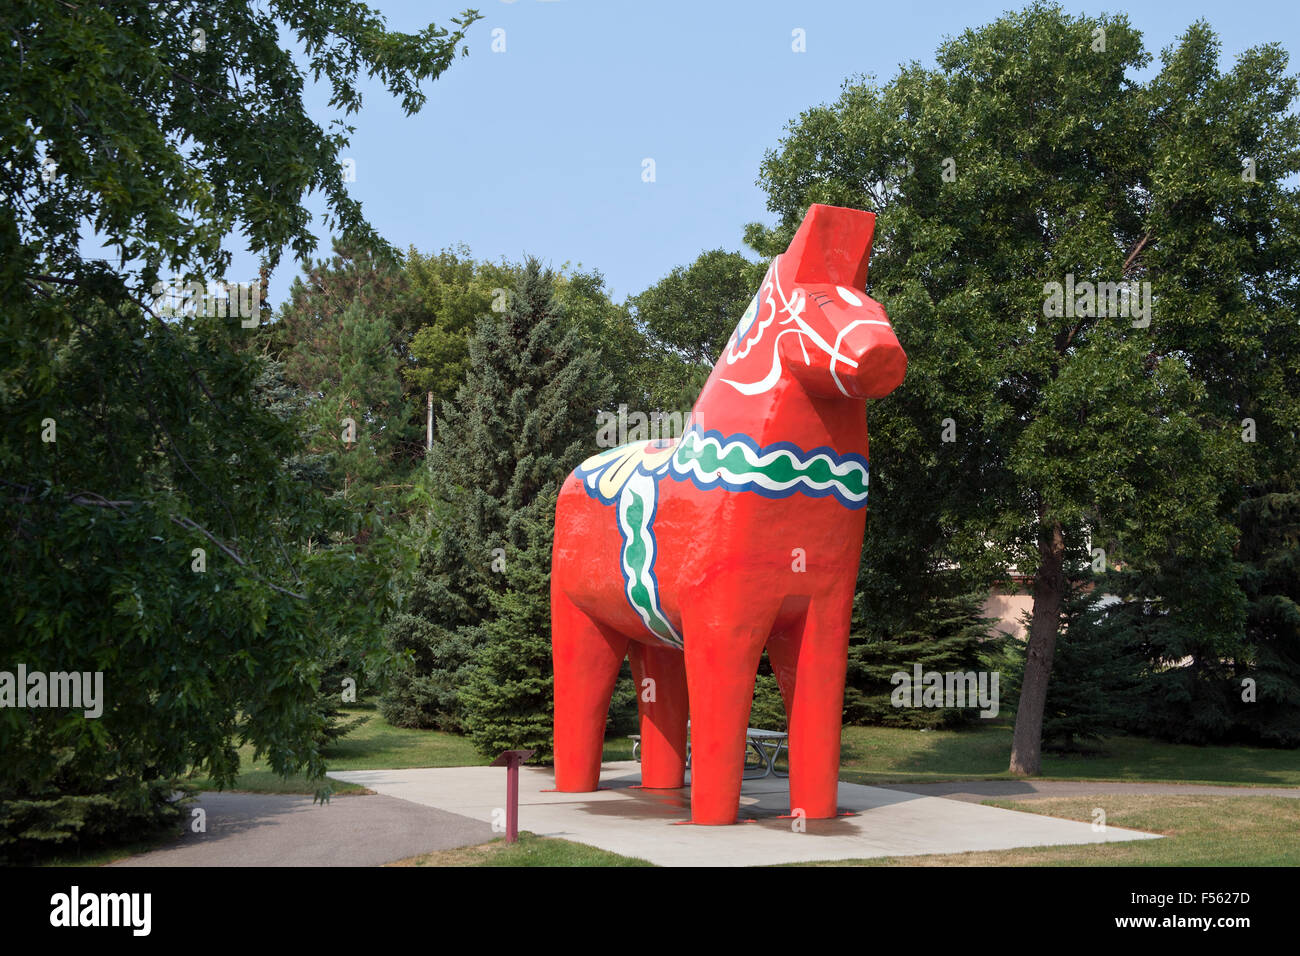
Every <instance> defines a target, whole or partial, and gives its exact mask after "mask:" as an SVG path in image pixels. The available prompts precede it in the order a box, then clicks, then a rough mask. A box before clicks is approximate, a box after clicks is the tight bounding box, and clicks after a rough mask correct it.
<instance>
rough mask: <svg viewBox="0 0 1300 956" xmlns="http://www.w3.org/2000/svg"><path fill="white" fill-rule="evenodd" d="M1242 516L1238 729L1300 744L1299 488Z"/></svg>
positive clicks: (1253, 501)
mask: <svg viewBox="0 0 1300 956" xmlns="http://www.w3.org/2000/svg"><path fill="white" fill-rule="evenodd" d="M1241 518H1242V521H1241V526H1242V541H1241V549H1240V552H1239V557H1240V558H1241V559H1242V561H1243V562H1244V563H1245V572H1244V574H1243V575H1242V589H1243V590H1244V591H1245V592H1246V597H1247V601H1248V604H1247V609H1246V642H1247V650H1246V653H1245V654H1244V655H1243V656H1242V659H1241V660H1240V661H1238V662H1237V665H1238V666H1237V667H1236V668H1235V672H1234V674H1233V675H1232V680H1231V685H1230V687H1229V693H1230V694H1231V695H1233V696H1232V698H1231V700H1232V705H1233V708H1234V710H1235V711H1236V713H1237V714H1238V717H1237V722H1236V723H1237V728H1238V732H1237V734H1236V736H1240V737H1245V738H1246V739H1250V740H1254V741H1258V742H1261V743H1271V744H1277V745H1281V746H1284V747H1295V746H1300V491H1297V490H1296V489H1295V486H1294V484H1290V483H1289V484H1288V486H1287V488H1286V490H1282V491H1276V492H1272V493H1268V494H1261V495H1259V496H1257V497H1254V498H1250V499H1247V500H1246V501H1245V502H1243V503H1242V506H1241ZM1246 678H1250V679H1252V680H1254V682H1255V686H1254V695H1253V696H1254V699H1253V700H1249V699H1247V698H1248V697H1249V696H1250V695H1247V694H1246V693H1245V688H1244V687H1243V683H1242V682H1243V680H1244V679H1246Z"/></svg>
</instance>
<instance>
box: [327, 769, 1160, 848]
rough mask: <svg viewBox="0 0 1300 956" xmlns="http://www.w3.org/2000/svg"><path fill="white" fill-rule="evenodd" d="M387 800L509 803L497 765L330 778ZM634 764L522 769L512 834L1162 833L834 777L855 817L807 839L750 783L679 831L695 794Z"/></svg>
mask: <svg viewBox="0 0 1300 956" xmlns="http://www.w3.org/2000/svg"><path fill="white" fill-rule="evenodd" d="M330 776H331V777H334V778H335V779H337V780H346V781H348V782H350V783H358V784H361V785H362V786H365V787H369V788H370V789H372V790H374V791H376V792H378V793H382V794H385V795H387V796H390V797H398V798H400V799H403V800H410V801H411V802H413V803H420V804H423V805H425V806H430V807H439V808H441V809H444V810H449V811H451V812H453V813H456V814H460V815H462V816H466V817H471V818H474V819H477V820H483V821H487V822H491V820H492V819H493V811H494V810H499V809H500V808H503V807H504V806H505V798H506V774H505V771H504V770H503V769H501V768H499V767H448V768H437V769H421V770H354V771H337V772H333V773H331V774H330ZM640 779H641V766H640V764H638V763H636V762H635V761H630V760H629V761H616V762H611V763H606V764H604V765H603V766H602V768H601V786H602V788H607V789H601V790H598V791H597V792H595V793H555V792H553V791H551V790H550V788H552V787H554V786H555V779H554V776H553V774H552V772H551V771H550V769H549V768H544V767H527V766H526V767H523V768H522V770H521V774H520V781H519V827H520V829H522V830H530V831H532V832H533V833H536V834H538V835H539V836H548V837H562V838H564V839H567V840H573V841H576V842H578V843H586V844H589V845H591V846H596V847H600V848H601V849H604V850H611V851H613V852H615V853H620V854H623V855H624V856H632V857H639V858H640V859H643V860H649V861H650V862H651V863H657V864H660V865H662V866H759V865H769V864H775V863H800V862H814V861H818V860H844V859H861V858H867V857H879V856H914V855H919V854H925V853H963V852H966V851H970V850H1005V849H1011V848H1014V847H1027V846H1049V845H1062V844H1077V843H1112V842H1117V841H1125V840H1149V839H1158V838H1159V837H1158V835H1157V834H1152V833H1142V832H1139V831H1136V830H1125V829H1120V828H1118V827H1113V826H1112V827H1107V828H1106V829H1105V830H1104V831H1102V832H1096V831H1094V830H1093V829H1092V824H1090V823H1080V822H1077V821H1073V820H1059V819H1055V818H1053V817H1045V816H1042V815H1039V814H1032V813H1020V812H1016V811H1013V810H1002V809H999V808H997V807H982V806H978V805H975V804H971V803H962V802H959V801H956V800H945V799H943V798H942V797H930V796H921V795H918V794H913V793H907V792H904V791H899V790H887V789H884V788H881V787H865V786H860V785H858V784H852V783H844V782H843V781H841V783H840V790H839V804H840V809H841V811H842V812H847V813H851V814H853V815H848V816H841V817H839V818H837V819H834V820H809V821H806V827H807V829H806V832H803V833H798V832H795V831H794V830H793V829H792V826H791V821H790V820H789V819H788V818H787V819H781V818H780V817H781V816H782V815H783V814H786V813H788V812H789V790H788V785H787V782H786V781H785V780H784V779H782V778H778V777H766V778H761V779H756V780H747V781H745V784H744V786H743V787H742V789H741V818H742V819H743V820H745V821H746V822H745V823H743V824H738V825H736V826H730V827H697V826H691V825H681V824H682V822H683V821H686V820H689V818H690V789H689V783H690V780H689V775H688V778H687V784H688V786H687V787H686V788H683V789H681V790H642V789H640V787H639V786H636V785H637V784H639V782H640Z"/></svg>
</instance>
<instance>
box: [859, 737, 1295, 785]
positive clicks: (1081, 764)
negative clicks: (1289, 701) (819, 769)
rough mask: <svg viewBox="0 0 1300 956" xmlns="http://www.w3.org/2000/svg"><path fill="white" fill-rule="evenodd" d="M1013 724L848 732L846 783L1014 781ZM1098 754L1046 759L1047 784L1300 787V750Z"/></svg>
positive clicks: (1119, 749)
mask: <svg viewBox="0 0 1300 956" xmlns="http://www.w3.org/2000/svg"><path fill="white" fill-rule="evenodd" d="M1011 729H1012V728H1011V724H1010V723H1008V722H1004V721H998V722H993V723H990V724H981V725H979V726H976V727H972V728H968V729H963V730H934V731H926V732H922V731H917V730H897V729H894V728H889V727H845V728H844V743H843V753H842V770H841V773H840V778H841V779H842V780H847V781H849V782H851V783H862V784H879V783H937V782H940V781H944V780H999V779H1011V774H1010V773H1008V772H1007V762H1008V760H1009V758H1010V755H1011ZM1099 748H1100V750H1101V751H1102V753H1100V754H1098V755H1092V756H1077V755H1071V756H1063V755H1057V754H1044V755H1043V772H1042V775H1041V778H1040V779H1043V780H1131V781H1137V780H1145V781H1148V782H1165V783H1204V784H1222V785H1239V786H1258V787H1296V786H1300V750H1277V749H1271V748H1263V747H1241V746H1232V747H1194V746H1190V745H1183V744H1168V743H1163V742H1161V741H1157V740H1146V739H1144V738H1140V737H1112V738H1108V739H1107V740H1105V741H1103V742H1102V743H1101V744H1100V745H1099Z"/></svg>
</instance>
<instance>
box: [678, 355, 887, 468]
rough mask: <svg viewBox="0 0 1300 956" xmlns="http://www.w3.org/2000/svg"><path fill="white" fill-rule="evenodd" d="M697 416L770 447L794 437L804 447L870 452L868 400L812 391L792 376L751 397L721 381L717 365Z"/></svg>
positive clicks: (698, 401) (709, 427)
mask: <svg viewBox="0 0 1300 956" xmlns="http://www.w3.org/2000/svg"><path fill="white" fill-rule="evenodd" d="M691 415H692V418H693V420H694V421H695V423H696V424H698V425H700V426H701V427H703V428H704V429H706V430H708V431H715V432H720V433H721V434H722V435H724V436H730V435H736V434H744V435H747V436H749V437H750V438H751V439H753V440H754V441H755V442H757V443H758V444H759V445H760V446H764V447H765V446H768V445H772V444H775V443H776V442H790V443H791V444H794V445H797V446H798V447H799V448H801V449H803V450H804V451H807V450H809V449H812V448H827V447H829V448H833V449H834V450H835V451H836V452H837V453H839V454H841V455H845V454H854V455H862V456H863V457H866V455H867V415H866V408H865V403H864V402H863V401H861V400H858V399H852V398H820V397H818V396H815V395H810V394H809V393H808V392H807V391H806V390H805V389H804V387H803V386H802V385H801V384H799V382H798V381H797V380H796V379H795V378H794V377H793V376H790V375H785V376H782V378H781V380H780V381H779V382H777V384H776V385H775V386H773V387H772V388H771V389H769V390H768V391H766V392H763V393H761V394H758V395H750V396H745V395H741V394H739V393H738V392H737V391H736V390H735V389H734V388H732V387H731V386H730V385H728V384H727V383H726V382H723V381H721V380H720V378H719V375H718V372H717V370H716V369H715V370H714V374H713V375H711V376H709V380H708V382H707V383H706V384H705V386H704V388H703V390H702V391H701V392H700V397H699V398H698V399H696V401H695V406H694V407H693V408H692V409H691Z"/></svg>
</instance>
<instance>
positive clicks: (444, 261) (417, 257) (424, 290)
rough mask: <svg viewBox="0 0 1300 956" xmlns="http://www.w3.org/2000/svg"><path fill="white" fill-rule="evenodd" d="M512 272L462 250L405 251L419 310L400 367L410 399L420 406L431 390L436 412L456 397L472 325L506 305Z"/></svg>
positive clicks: (462, 378)
mask: <svg viewBox="0 0 1300 956" xmlns="http://www.w3.org/2000/svg"><path fill="white" fill-rule="evenodd" d="M516 271H517V270H515V269H514V268H513V267H511V266H510V265H508V264H507V263H504V262H502V263H492V262H476V261H474V260H473V259H472V258H470V255H469V249H468V247H466V246H458V247H457V248H456V249H444V250H443V251H442V252H439V253H437V254H435V255H428V256H424V255H421V254H420V253H419V252H417V251H416V250H415V248H414V247H412V248H411V249H410V251H409V252H407V254H406V261H405V263H404V272H405V274H406V276H407V277H408V280H409V282H410V286H411V290H412V293H413V294H414V296H415V299H416V301H417V302H418V303H419V309H420V313H419V316H418V319H417V321H416V323H415V324H414V325H413V326H412V331H413V334H412V337H411V340H410V346H409V352H410V360H409V362H408V363H407V364H406V365H405V366H404V368H403V369H402V377H403V379H404V381H405V382H406V384H407V386H408V387H409V388H411V389H413V391H414V393H415V394H414V395H413V397H415V398H418V399H419V400H420V401H421V402H423V401H424V400H425V396H426V394H427V393H428V392H433V401H434V408H435V409H436V408H441V407H442V403H443V402H445V401H448V400H449V399H451V398H452V397H454V396H455V394H456V389H458V388H459V387H460V384H461V382H463V381H464V380H465V375H466V373H467V371H468V369H469V340H470V336H471V335H472V334H473V332H474V326H475V323H476V322H477V321H478V317H479V316H480V315H483V314H484V313H486V312H488V311H489V310H491V309H492V308H493V307H494V306H495V307H497V308H498V310H499V309H500V308H503V307H504V304H505V303H504V299H505V293H506V291H507V290H508V289H510V288H511V287H512V286H513V285H514V282H515V279H516ZM421 407H423V405H422V406H421Z"/></svg>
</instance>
